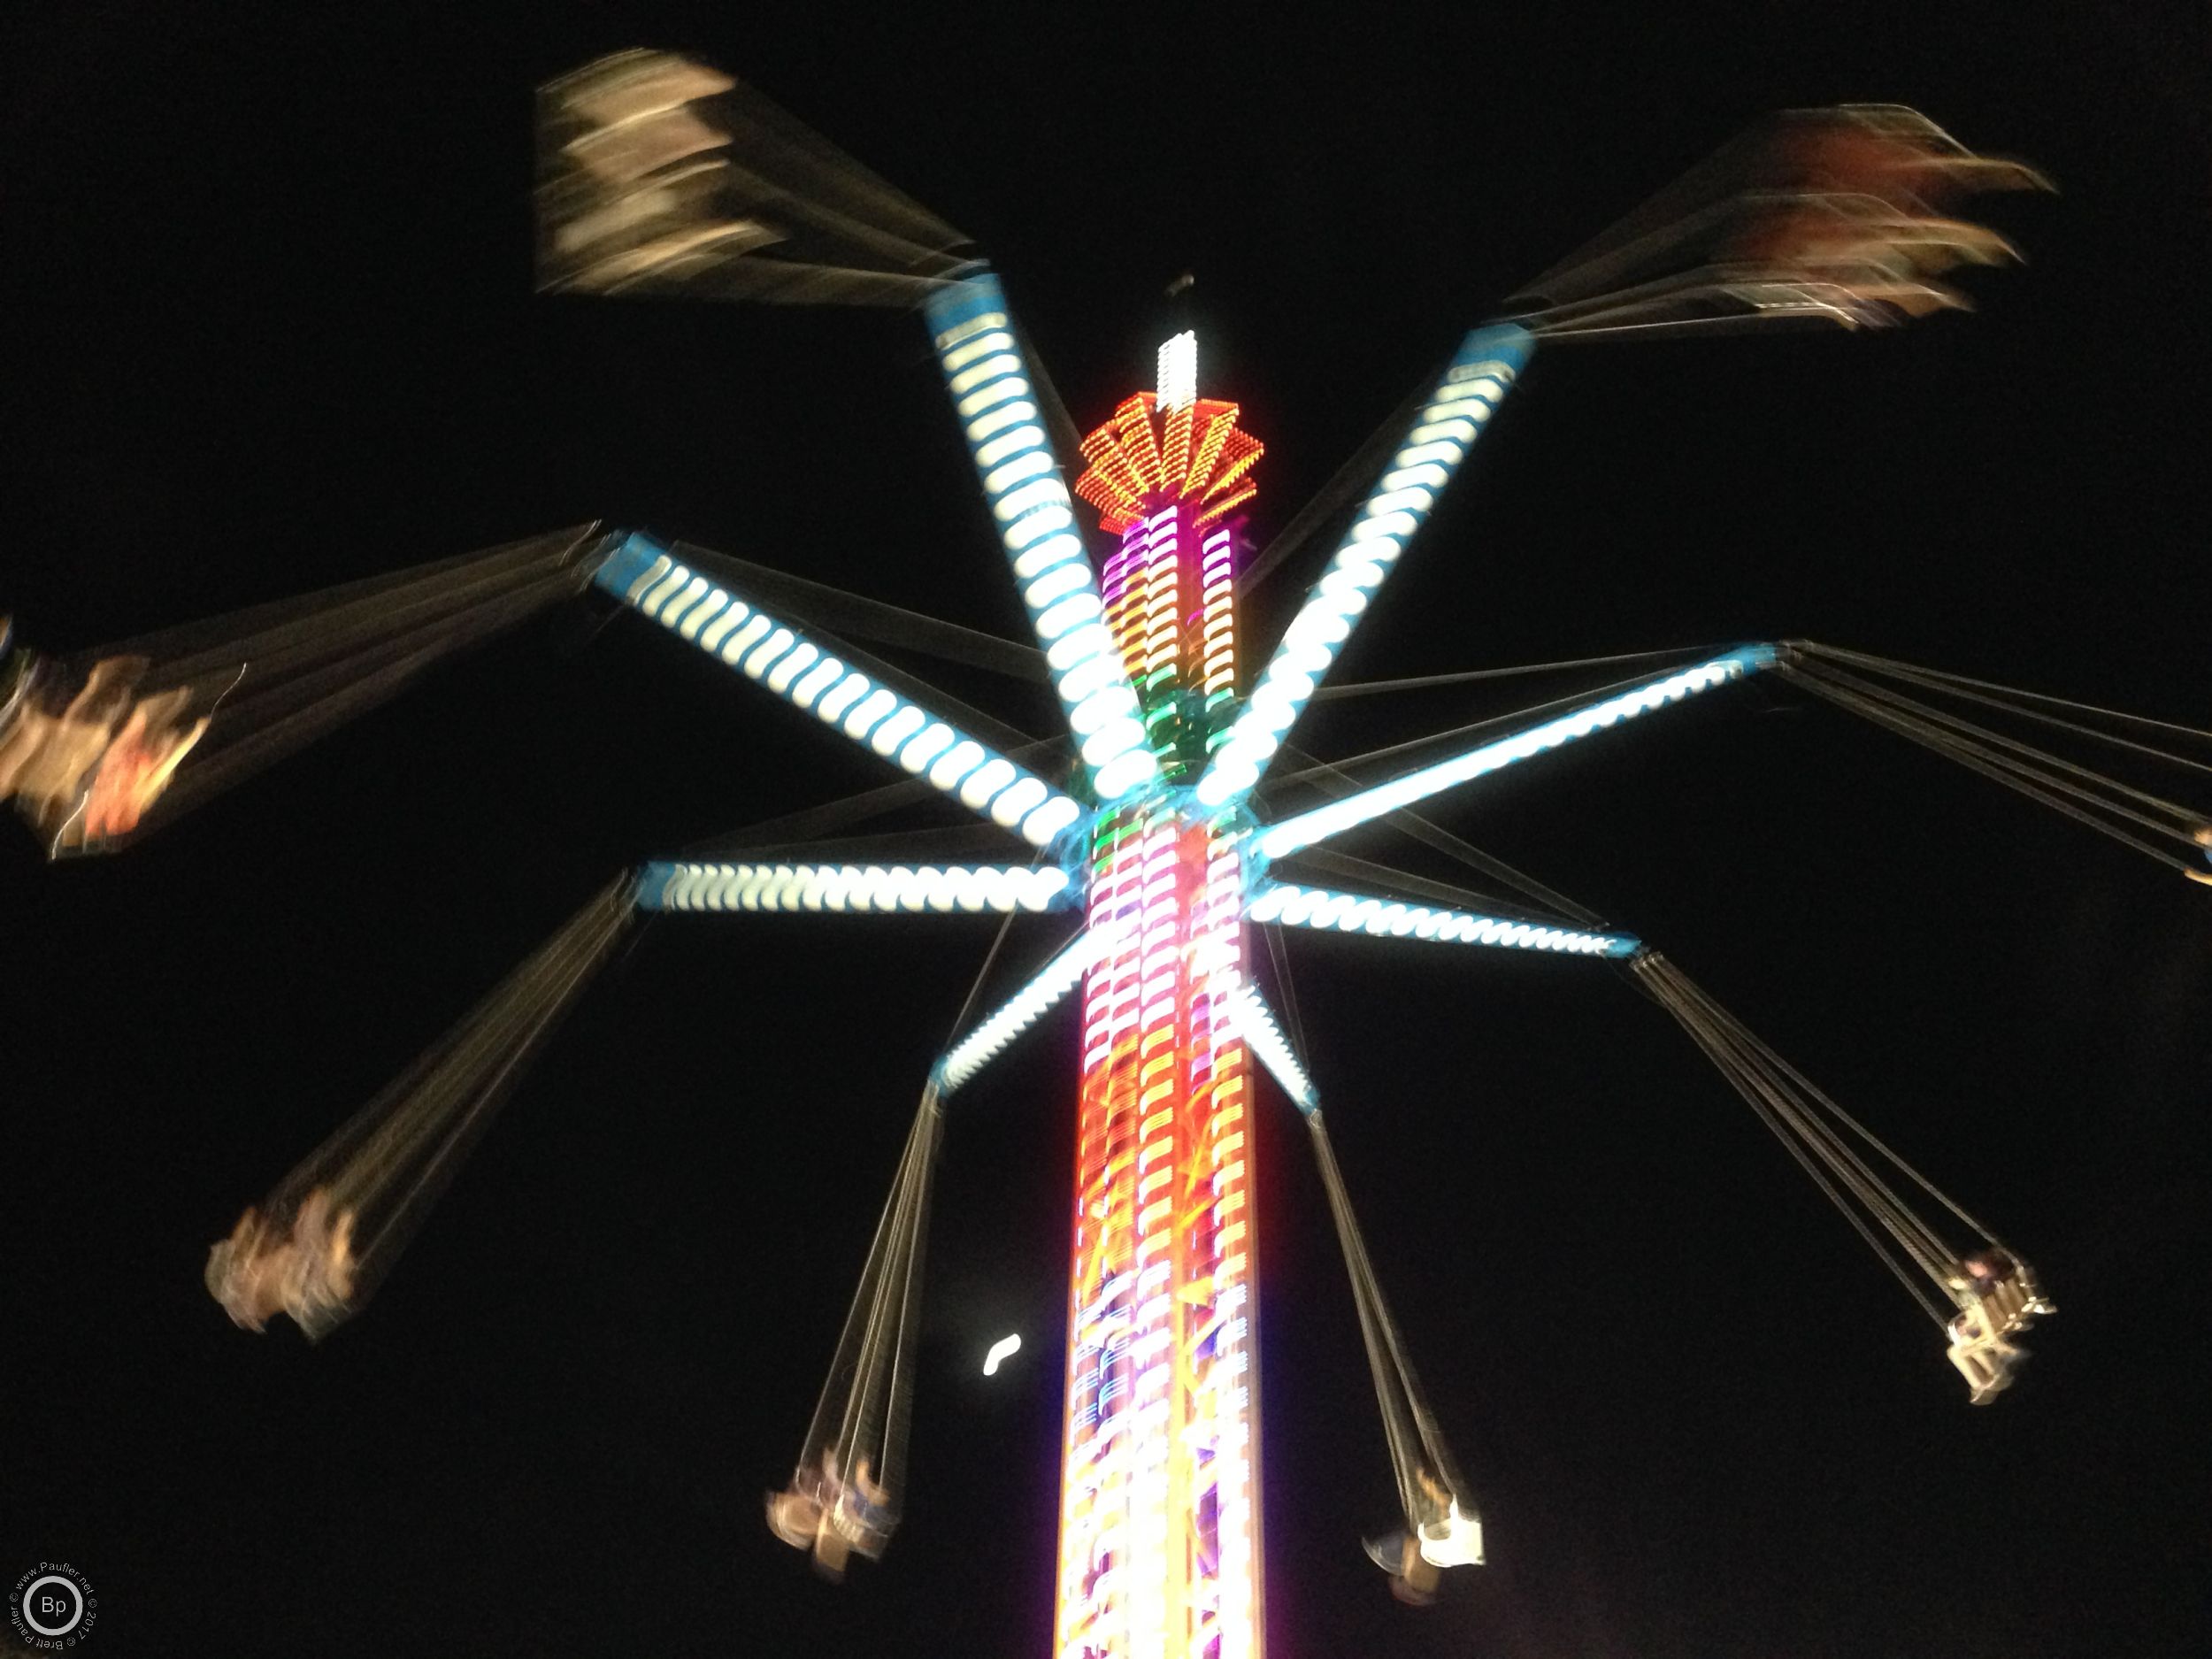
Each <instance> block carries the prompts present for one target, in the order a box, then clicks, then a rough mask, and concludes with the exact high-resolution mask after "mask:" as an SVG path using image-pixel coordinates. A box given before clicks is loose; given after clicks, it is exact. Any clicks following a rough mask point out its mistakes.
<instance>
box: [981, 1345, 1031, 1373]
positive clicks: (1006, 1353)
mask: <svg viewBox="0 0 2212 1659" xmlns="http://www.w3.org/2000/svg"><path fill="white" fill-rule="evenodd" d="M1021 1351H1022V1340H1021V1338H1019V1337H1018V1336H1002V1337H1001V1338H999V1340H997V1341H995V1342H994V1343H992V1344H991V1351H990V1352H989V1353H988V1354H986V1355H985V1356H983V1374H984V1375H985V1376H986V1377H995V1376H997V1375H998V1363H999V1361H1001V1360H1002V1359H1011V1358H1013V1357H1014V1356H1015V1355H1017V1354H1018V1353H1020V1352H1021Z"/></svg>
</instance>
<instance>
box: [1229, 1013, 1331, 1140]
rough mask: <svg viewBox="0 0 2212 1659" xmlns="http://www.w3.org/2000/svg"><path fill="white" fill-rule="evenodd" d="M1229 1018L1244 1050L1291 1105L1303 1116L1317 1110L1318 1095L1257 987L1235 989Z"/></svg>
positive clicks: (1319, 1097) (1319, 1102)
mask: <svg viewBox="0 0 2212 1659" xmlns="http://www.w3.org/2000/svg"><path fill="white" fill-rule="evenodd" d="M1229 1016H1230V1018H1232V1019H1233V1020H1234V1021H1235V1022H1236V1028H1237V1034H1238V1035H1239V1036H1240V1037H1242V1038H1243V1039H1244V1046H1245V1047H1246V1048H1249V1049H1250V1050H1251V1051H1252V1052H1253V1054H1254V1055H1255V1056H1257V1057H1258V1060H1259V1063H1260V1064H1262V1065H1263V1066H1265V1067H1266V1068H1267V1071H1268V1075H1269V1076H1271V1077H1272V1078H1273V1079H1275V1080H1276V1081H1277V1082H1278V1083H1279V1084H1281V1085H1282V1088H1283V1093H1284V1094H1287V1095H1289V1096H1290V1100H1291V1104H1293V1105H1294V1106H1295V1107H1297V1108H1298V1110H1300V1111H1302V1112H1310V1111H1317V1110H1319V1109H1320V1105H1321V1094H1320V1091H1319V1090H1317V1089H1316V1088H1315V1087H1314V1086H1313V1079H1311V1078H1310V1077H1309V1076H1307V1075H1306V1068H1305V1067H1304V1066H1302V1065H1301V1064H1299V1063H1298V1056H1297V1055H1296V1054H1295V1053H1294V1051H1293V1050H1292V1048H1291V1046H1290V1039H1288V1038H1287V1037H1286V1036H1284V1035H1283V1028H1282V1026H1281V1025H1279V1023H1278V1022H1277V1020H1276V1018H1275V1010H1273V1009H1271V1008H1270V1007H1268V1005H1267V999H1266V998H1265V997H1263V996H1262V995H1260V991H1259V987H1257V986H1256V985H1253V984H1250V983H1246V984H1244V985H1242V986H1240V987H1238V989H1237V994H1236V995H1235V996H1234V997H1233V999H1232V1000H1231V1002H1230V1003H1229Z"/></svg>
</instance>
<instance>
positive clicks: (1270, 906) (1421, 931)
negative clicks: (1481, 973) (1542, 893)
mask: <svg viewBox="0 0 2212 1659" xmlns="http://www.w3.org/2000/svg"><path fill="white" fill-rule="evenodd" d="M1244 914H1245V918H1246V919H1247V920H1248V921H1255V922H1280V923H1281V924H1283V925H1284V926H1286V927H1317V928H1324V929H1332V928H1333V929H1334V930H1335V931H1336V932H1338V933H1371V934H1373V935H1375V936H1376V937H1377V938H1380V939H1426V940H1433V941H1436V942H1437V943H1439V944H1456V945H1502V946H1506V947H1508V948H1509V949H1517V950H1551V951H1559V952H1563V953H1564V954H1566V955H1569V956H1632V955H1634V954H1635V950H1636V946H1637V941H1636V939H1635V938H1634V936H1633V935H1632V934H1628V933H1583V932H1581V931H1579V930H1578V929H1575V928H1571V927H1546V926H1542V925H1540V924H1539V923H1535V922H1514V921H1507V920H1504V919H1502V918H1499V917H1495V916H1477V915H1475V914H1473V913H1472V912H1471V911H1468V910H1431V909H1429V908H1428V907H1427V906H1425V905H1420V904H1401V903H1399V902H1396V901H1395V900H1394V899H1377V898H1369V897H1367V896H1365V895H1362V894H1357V893H1333V892H1331V891H1330V890H1329V889H1328V888H1326V887H1297V886H1294V885H1293V884H1292V883H1290V882H1287V881H1271V882H1267V883H1264V884H1263V885H1262V886H1261V887H1260V888H1259V889H1258V890H1257V891H1256V893H1254V894H1253V895H1252V897H1251V899H1250V900H1249V902H1247V903H1246V905H1245V907H1244Z"/></svg>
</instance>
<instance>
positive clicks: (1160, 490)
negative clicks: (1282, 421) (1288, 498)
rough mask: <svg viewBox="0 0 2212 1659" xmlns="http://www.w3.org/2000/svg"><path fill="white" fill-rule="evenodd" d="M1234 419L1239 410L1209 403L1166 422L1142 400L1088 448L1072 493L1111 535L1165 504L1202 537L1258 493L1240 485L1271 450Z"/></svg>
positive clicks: (1128, 405)
mask: <svg viewBox="0 0 2212 1659" xmlns="http://www.w3.org/2000/svg"><path fill="white" fill-rule="evenodd" d="M1237 416H1238V411H1237V406H1236V405H1235V404H1234V403H1220V402H1217V400H1215V399H1213V398H1210V397H1202V398H1199V399H1197V400H1196V401H1195V402H1194V403H1189V404H1186V405H1184V406H1183V407H1181V408H1179V409H1173V410H1170V411H1166V413H1165V414H1164V416H1163V415H1162V414H1161V412H1160V410H1159V399H1158V398H1157V397H1156V396H1155V395H1154V394H1153V393H1150V392H1139V393H1138V394H1136V396H1133V397H1130V398H1128V399H1125V401H1124V402H1123V403H1122V404H1121V406H1120V407H1119V408H1118V409H1117V410H1115V411H1114V418H1113V419H1111V420H1110V421H1108V422H1107V423H1106V424H1105V425H1104V426H1100V427H1099V428H1098V429H1097V430H1096V431H1094V432H1093V433H1092V434H1090V435H1089V436H1088V437H1087V438H1085V439H1084V440H1083V443H1082V450H1083V459H1084V460H1085V461H1086V462H1087V464H1088V466H1087V471H1086V472H1084V474H1083V476H1082V477H1081V478H1079V479H1078V480H1076V483H1075V493H1076V494H1077V495H1080V496H1081V497H1082V498H1083V499H1084V500H1085V501H1087V502H1088V503H1091V505H1092V506H1094V507H1095V508H1097V509H1098V512H1099V522H1100V523H1101V524H1102V525H1103V526H1104V527H1105V528H1106V530H1107V531H1108V532H1109V533H1110V534H1115V535H1118V534H1121V532H1122V531H1124V530H1125V529H1126V528H1128V526H1130V525H1131V524H1133V522H1135V521H1136V520H1137V519H1139V518H1142V517H1143V516H1144V515H1145V512H1146V511H1147V508H1148V503H1152V502H1154V501H1156V499H1158V498H1161V497H1164V498H1167V499H1170V500H1174V501H1179V502H1183V503H1187V504H1188V505H1189V506H1191V507H1192V508H1193V509H1194V513H1193V520H1194V525H1195V526H1196V527H1197V528H1199V529H1204V528H1205V527H1206V526H1209V525H1211V524H1213V523H1215V522H1217V520H1218V519H1220V518H1222V516H1223V515H1224V514H1225V513H1227V512H1229V511H1231V510H1232V509H1233V508H1235V507H1236V506H1238V505H1239V504H1240V503H1243V502H1246V501H1248V500H1250V499H1251V497H1252V495H1254V494H1255V493H1256V487H1255V486H1253V485H1250V484H1248V483H1245V482H1244V481H1243V480H1244V479H1245V476H1246V474H1248V472H1251V470H1252V466H1253V464H1254V463H1256V461H1258V460H1259V458H1260V457H1261V456H1262V455H1263V454H1265V453H1266V446H1265V445H1263V444H1262V443H1261V442H1260V441H1259V440H1258V439H1257V438H1255V437H1254V436H1252V434H1249V433H1248V432H1245V431H1242V430H1240V428H1239V427H1238V426H1237ZM1194 434H1196V436H1195V442H1194Z"/></svg>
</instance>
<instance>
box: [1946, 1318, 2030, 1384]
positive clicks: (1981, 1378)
mask: <svg viewBox="0 0 2212 1659" xmlns="http://www.w3.org/2000/svg"><path fill="white" fill-rule="evenodd" d="M1949 1333H1950V1338H1951V1350H1950V1352H1951V1363H1952V1364H1953V1365H1955V1366H1956V1367H1957V1368H1958V1372H1959V1375H1960V1376H1962V1377H1963V1378H1965V1379H1966V1386H1967V1388H1968V1389H1969V1391H1970V1395H1971V1399H1972V1403H1974V1404H1975V1405H1978V1406H1984V1405H1987V1404H1988V1403H1989V1402H1991V1401H1992V1400H1994V1399H1995V1398H1996V1397H1997V1396H1998V1395H1999V1394H2002V1393H2004V1391H2005V1390H2006V1389H2008V1388H2009V1387H2011V1386H2012V1374H2013V1372H2014V1371H2016V1370H2017V1369H2018V1368H2019V1367H2020V1365H2021V1363H2023V1362H2024V1361H2025V1360H2026V1358H2027V1357H2028V1355H2027V1350H2026V1349H2024V1348H2015V1347H2014V1346H2013V1345H2012V1344H2011V1343H2009V1342H2008V1341H2006V1340H2005V1339H2004V1338H2003V1336H2001V1334H1999V1333H1996V1332H1995V1331H1994V1330H1993V1329H1992V1328H1991V1327H1990V1326H1988V1325H1984V1324H1983V1323H1982V1322H1981V1321H1980V1320H1979V1319H1978V1318H1977V1317H1975V1316H1974V1315H1972V1314H1970V1313H1962V1314H1961V1315H1959V1317H1957V1318H1955V1319H1954V1320H1952V1321H1951V1324H1950V1326H1949Z"/></svg>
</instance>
